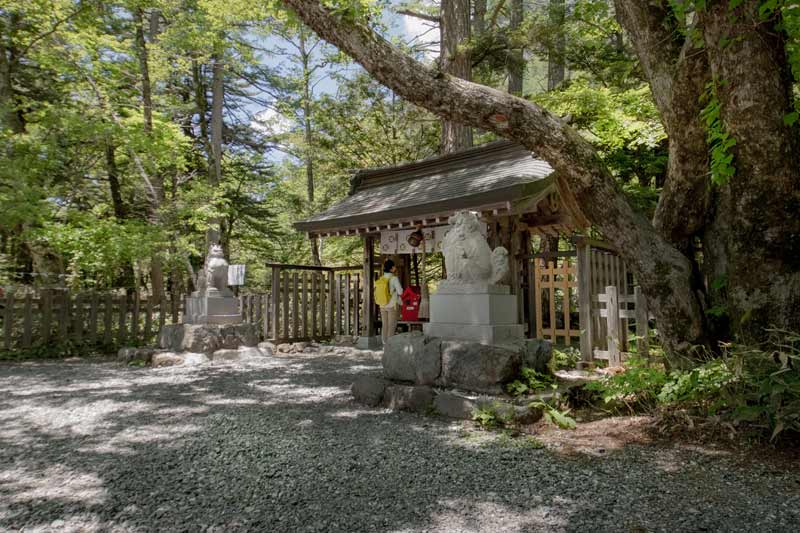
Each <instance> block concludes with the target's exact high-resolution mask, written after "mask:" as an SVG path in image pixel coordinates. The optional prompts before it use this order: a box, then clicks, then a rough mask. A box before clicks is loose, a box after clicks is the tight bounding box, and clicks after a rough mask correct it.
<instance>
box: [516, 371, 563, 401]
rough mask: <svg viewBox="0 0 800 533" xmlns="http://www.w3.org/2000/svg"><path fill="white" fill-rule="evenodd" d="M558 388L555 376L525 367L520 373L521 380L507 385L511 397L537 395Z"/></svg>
mask: <svg viewBox="0 0 800 533" xmlns="http://www.w3.org/2000/svg"><path fill="white" fill-rule="evenodd" d="M556 386H557V385H556V382H555V379H554V378H553V376H551V375H549V374H542V373H541V372H537V371H536V370H534V369H532V368H527V367H524V368H523V369H522V370H521V371H520V379H515V380H514V381H512V382H511V383H509V384H508V385H506V391H508V393H509V394H510V395H511V396H522V395H523V394H529V393H535V392H537V391H541V390H545V389H548V388H555V387H556Z"/></svg>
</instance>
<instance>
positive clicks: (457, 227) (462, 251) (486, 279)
mask: <svg viewBox="0 0 800 533" xmlns="http://www.w3.org/2000/svg"><path fill="white" fill-rule="evenodd" d="M448 222H449V223H450V231H448V232H447V234H446V235H445V237H444V241H443V242H442V251H443V253H444V262H445V267H446V268H447V282H448V283H462V284H466V283H493V284H498V283H503V282H504V281H505V279H506V278H507V277H508V251H507V250H506V249H505V248H503V247H502V246H498V247H497V248H495V249H494V251H492V250H491V249H490V248H489V244H488V243H487V242H486V239H485V238H484V236H483V235H482V234H481V231H480V221H479V220H478V217H477V216H476V215H475V214H474V213H470V212H468V211H460V212H458V213H456V214H455V215H453V216H451V217H450V219H449V220H448Z"/></svg>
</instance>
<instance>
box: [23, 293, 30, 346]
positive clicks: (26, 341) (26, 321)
mask: <svg viewBox="0 0 800 533" xmlns="http://www.w3.org/2000/svg"><path fill="white" fill-rule="evenodd" d="M32 305H33V302H32V299H31V294H30V293H28V294H26V295H25V311H24V314H23V315H22V319H23V323H22V347H23V348H30V347H31V329H32V327H33V317H32V316H31V314H32Z"/></svg>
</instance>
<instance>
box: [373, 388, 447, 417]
mask: <svg viewBox="0 0 800 533" xmlns="http://www.w3.org/2000/svg"><path fill="white" fill-rule="evenodd" d="M434 396H435V394H434V392H433V389H432V388H430V387H427V386H413V385H390V386H388V387H386V390H385V391H384V395H383V405H385V406H386V407H388V408H389V409H394V410H395V411H413V412H415V413H426V412H428V410H429V409H430V408H431V407H432V406H433V399H434Z"/></svg>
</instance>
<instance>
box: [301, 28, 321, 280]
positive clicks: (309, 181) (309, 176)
mask: <svg viewBox="0 0 800 533" xmlns="http://www.w3.org/2000/svg"><path fill="white" fill-rule="evenodd" d="M299 38H300V59H301V61H302V64H303V130H304V140H305V145H306V146H305V165H306V188H307V192H308V205H309V206H310V207H311V208H312V209H313V206H314V135H313V132H312V129H311V126H312V124H311V120H312V117H311V113H312V112H311V68H310V65H309V62H310V59H311V57H310V55H311V54H310V53H309V51H308V50H307V48H306V29H305V28H301V30H300V36H299ZM311 262H312V263H313V264H314V265H317V266H321V265H322V260H321V259H320V253H319V237H317V236H316V235H313V236H312V237H311Z"/></svg>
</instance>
